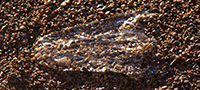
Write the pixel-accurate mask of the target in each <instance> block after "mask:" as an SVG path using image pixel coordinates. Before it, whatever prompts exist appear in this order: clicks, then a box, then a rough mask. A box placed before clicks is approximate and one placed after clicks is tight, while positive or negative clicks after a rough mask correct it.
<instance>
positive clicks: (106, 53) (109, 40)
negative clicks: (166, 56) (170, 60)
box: [34, 13, 157, 76]
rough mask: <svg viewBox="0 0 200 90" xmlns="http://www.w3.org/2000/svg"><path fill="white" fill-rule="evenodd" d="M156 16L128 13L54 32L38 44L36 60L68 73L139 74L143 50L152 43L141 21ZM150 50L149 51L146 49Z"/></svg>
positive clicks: (38, 41)
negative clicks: (107, 72)
mask: <svg viewBox="0 0 200 90" xmlns="http://www.w3.org/2000/svg"><path fill="white" fill-rule="evenodd" d="M155 15H157V14H154V13H143V14H138V13H129V14H121V15H116V16H113V17H111V18H107V19H104V20H101V21H95V22H91V23H88V24H84V25H81V26H75V27H71V28H67V29H65V30H63V31H57V32H52V33H50V34H48V35H45V36H43V37H40V38H39V39H38V40H37V42H36V43H35V47H34V51H35V58H36V59H37V60H39V63H40V64H43V65H47V66H49V67H52V68H59V67H61V68H63V70H65V71H76V70H79V71H84V70H87V71H90V72H105V71H111V72H116V73H123V74H126V75H129V76H131V75H132V76H134V75H140V74H141V73H142V72H144V71H145V70H149V69H148V68H146V69H142V68H141V57H143V55H144V54H143V51H144V49H151V47H153V46H154V45H153V41H152V40H151V38H150V37H147V36H146V35H145V34H144V30H143V28H144V25H142V24H141V23H140V22H139V20H141V19H144V18H148V17H153V16H155ZM147 46H148V47H149V48H146V47H147Z"/></svg>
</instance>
